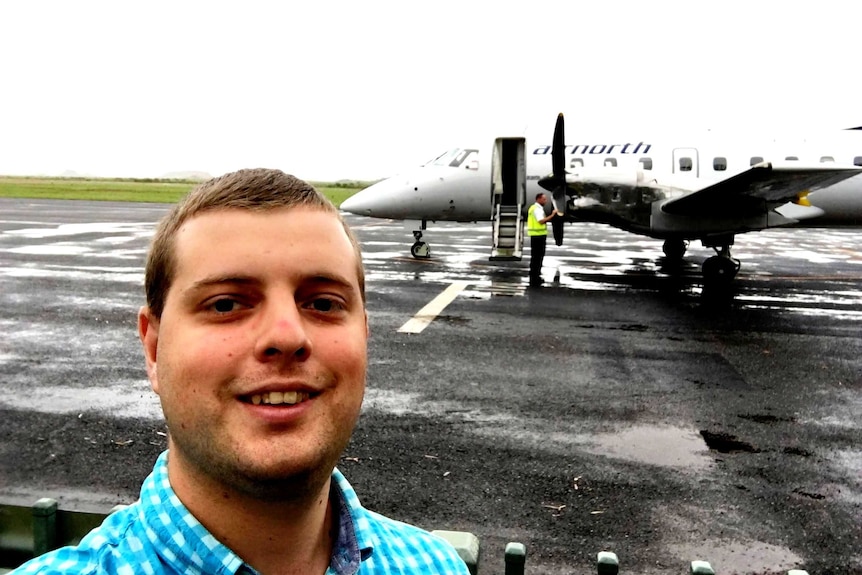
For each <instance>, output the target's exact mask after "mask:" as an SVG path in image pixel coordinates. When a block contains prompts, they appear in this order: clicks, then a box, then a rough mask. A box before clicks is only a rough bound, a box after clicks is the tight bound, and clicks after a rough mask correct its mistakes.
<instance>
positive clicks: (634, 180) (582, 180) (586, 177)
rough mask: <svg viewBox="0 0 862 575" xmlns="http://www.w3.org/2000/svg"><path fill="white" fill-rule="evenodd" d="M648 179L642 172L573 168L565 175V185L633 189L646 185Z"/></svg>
mask: <svg viewBox="0 0 862 575" xmlns="http://www.w3.org/2000/svg"><path fill="white" fill-rule="evenodd" d="M649 181H650V179H648V178H647V177H645V176H644V172H643V171H642V170H618V169H614V168H587V167H583V168H575V169H573V170H571V169H570V171H568V172H567V173H566V183H567V184H574V185H577V184H594V185H598V186H620V187H624V188H635V187H640V186H644V185H647V182H649Z"/></svg>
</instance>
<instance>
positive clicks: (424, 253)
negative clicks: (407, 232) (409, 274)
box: [410, 230, 431, 259]
mask: <svg viewBox="0 0 862 575" xmlns="http://www.w3.org/2000/svg"><path fill="white" fill-rule="evenodd" d="M413 238H414V239H415V240H416V242H415V243H414V244H413V245H412V246H410V255H412V256H413V257H414V258H416V259H428V258H430V257H431V246H429V245H428V242H423V241H422V230H414V231H413Z"/></svg>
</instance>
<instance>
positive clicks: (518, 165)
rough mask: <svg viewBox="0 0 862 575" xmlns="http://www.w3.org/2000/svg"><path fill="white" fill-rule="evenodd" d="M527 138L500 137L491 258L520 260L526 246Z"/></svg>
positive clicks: (495, 164) (493, 178)
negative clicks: (525, 152) (525, 153)
mask: <svg viewBox="0 0 862 575" xmlns="http://www.w3.org/2000/svg"><path fill="white" fill-rule="evenodd" d="M525 148H526V141H525V140H524V138H497V139H496V140H495V141H494V155H493V158H492V160H491V200H492V206H493V212H492V216H493V226H494V233H493V242H494V243H493V245H492V247H491V257H490V259H491V261H519V260H520V259H521V256H522V253H523V250H524V217H525V216H524V213H525V210H524V203H525V202H526V195H527V170H526V158H525V155H524V150H525Z"/></svg>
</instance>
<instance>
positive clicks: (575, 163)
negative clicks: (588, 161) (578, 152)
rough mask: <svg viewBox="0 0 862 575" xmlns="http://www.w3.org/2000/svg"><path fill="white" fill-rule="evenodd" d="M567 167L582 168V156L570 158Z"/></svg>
mask: <svg viewBox="0 0 862 575" xmlns="http://www.w3.org/2000/svg"><path fill="white" fill-rule="evenodd" d="M569 167H570V168H583V167H584V160H583V159H582V158H572V159H571V161H570V162H569Z"/></svg>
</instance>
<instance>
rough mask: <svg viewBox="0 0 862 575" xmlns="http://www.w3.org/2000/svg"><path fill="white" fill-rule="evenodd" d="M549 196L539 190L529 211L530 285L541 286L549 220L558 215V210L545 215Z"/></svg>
mask: <svg viewBox="0 0 862 575" xmlns="http://www.w3.org/2000/svg"><path fill="white" fill-rule="evenodd" d="M547 203H548V197H547V196H546V195H545V194H544V193H542V192H539V193H538V194H536V203H535V204H533V205H532V206H530V209H529V211H528V212H527V235H528V236H530V287H540V286H541V285H542V284H543V283H544V281H545V280H543V279H542V261H543V260H544V259H545V247H546V246H547V243H548V225H547V224H548V222H549V221H551V220H552V219H554V216H555V215H557V213H558V212H557V210H556V209H555V210H553V211H551V213H550V214H549V215H547V216H546V215H545V204H547Z"/></svg>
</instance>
